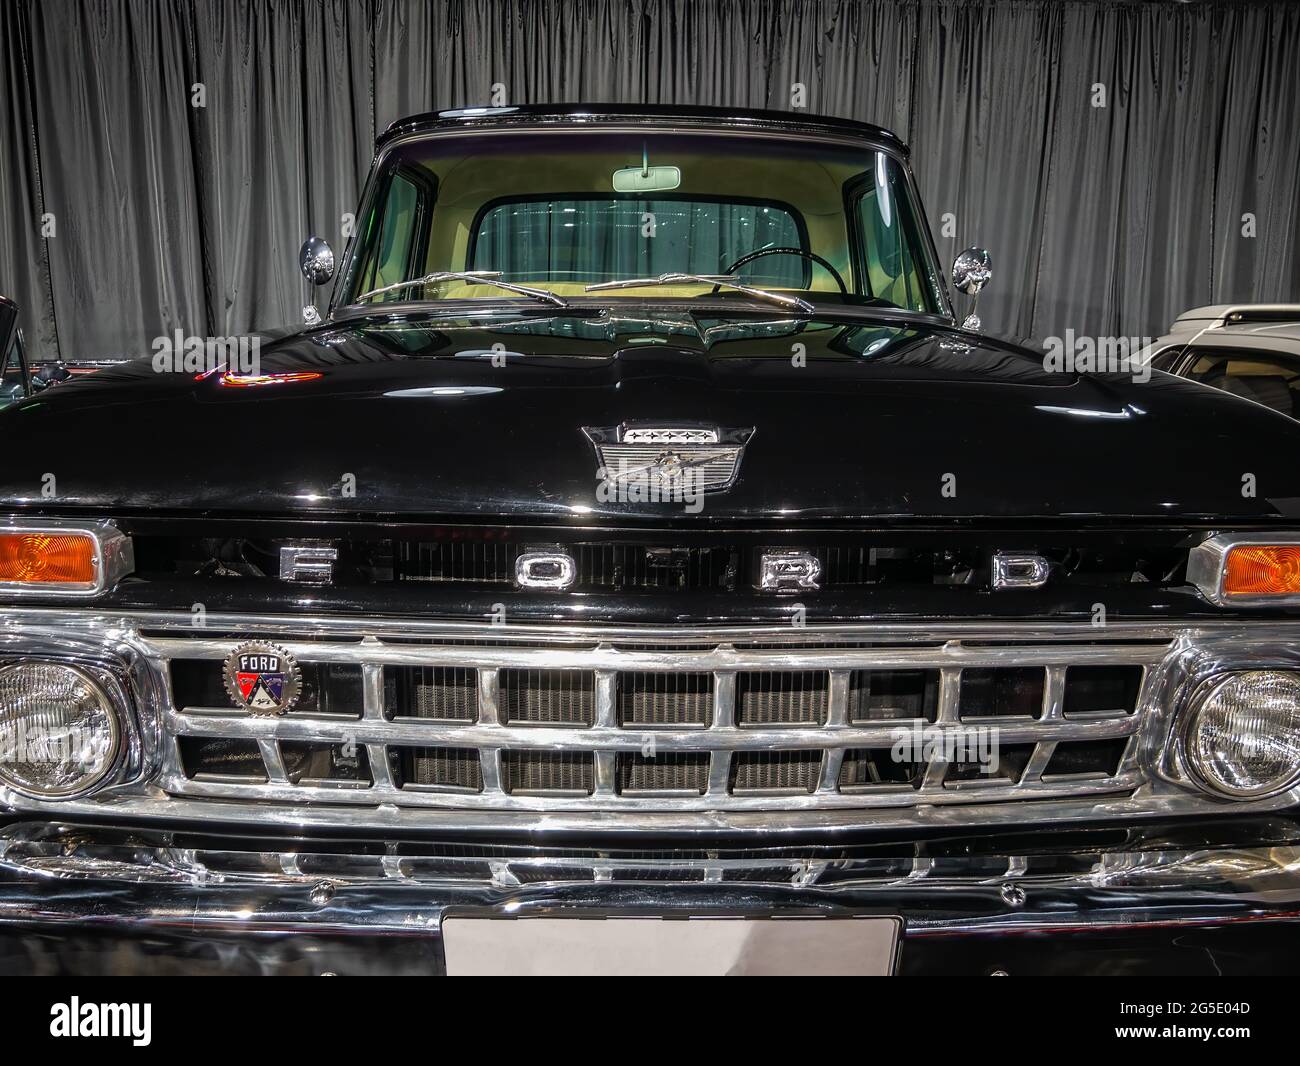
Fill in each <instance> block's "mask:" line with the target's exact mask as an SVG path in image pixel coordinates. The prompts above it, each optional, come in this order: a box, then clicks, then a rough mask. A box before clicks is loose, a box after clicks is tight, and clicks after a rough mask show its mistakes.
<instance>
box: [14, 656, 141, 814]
mask: <svg viewBox="0 0 1300 1066" xmlns="http://www.w3.org/2000/svg"><path fill="white" fill-rule="evenodd" d="M120 746H121V726H120V724H119V722H118V716H117V711H116V709H115V708H114V706H113V702H112V700H111V699H109V697H108V695H107V694H106V693H105V692H104V690H103V688H101V687H100V685H99V684H98V683H97V682H96V681H95V680H94V678H92V677H91V676H90V674H88V673H87V672H86V671H84V670H82V669H80V668H79V667H76V666H68V665H66V664H64V663H47V662H24V663H14V664H12V665H10V666H6V667H3V668H0V784H5V785H8V786H9V787H10V788H12V789H14V790H15V791H17V792H21V793H23V794H24V795H28V796H33V797H35V798H36V799H51V798H55V797H60V796H71V795H76V794H77V793H81V792H85V791H86V790H87V789H89V788H91V787H92V786H93V785H95V784H96V783H97V782H98V781H100V780H102V779H103V778H104V776H105V775H106V774H107V773H108V772H109V771H110V770H112V768H113V764H114V762H115V761H116V759H117V753H118V749H119V748H120Z"/></svg>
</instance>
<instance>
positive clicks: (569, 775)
mask: <svg viewBox="0 0 1300 1066" xmlns="http://www.w3.org/2000/svg"><path fill="white" fill-rule="evenodd" d="M501 773H502V777H503V784H504V785H505V790H506V791H507V792H509V793H511V794H512V795H514V794H518V793H545V792H552V793H555V792H559V793H571V794H581V795H584V796H586V795H590V794H591V791H592V788H593V787H594V781H595V769H594V766H593V759H592V756H591V754H590V753H589V752H573V751H507V752H502V754H501Z"/></svg>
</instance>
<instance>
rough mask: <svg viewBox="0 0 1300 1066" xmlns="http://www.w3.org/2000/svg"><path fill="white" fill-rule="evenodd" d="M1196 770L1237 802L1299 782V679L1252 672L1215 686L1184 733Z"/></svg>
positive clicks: (1206, 783)
mask: <svg viewBox="0 0 1300 1066" xmlns="http://www.w3.org/2000/svg"><path fill="white" fill-rule="evenodd" d="M1184 751H1185V752H1186V755H1187V761H1188V763H1189V764H1190V766H1191V769H1192V770H1193V772H1194V773H1195V774H1196V776H1197V777H1198V778H1199V779H1200V781H1201V783H1202V784H1203V785H1204V786H1205V787H1206V788H1207V789H1209V790H1210V791H1212V792H1217V793H1219V794H1220V795H1223V796H1231V797H1233V798H1235V799H1245V798H1258V797H1262V796H1271V795H1275V794H1276V793H1279V792H1283V791H1285V790H1286V789H1288V788H1290V787H1291V786H1292V785H1294V784H1295V783H1296V781H1297V779H1300V674H1296V673H1286V672H1282V671H1276V670H1251V671H1247V672H1244V673H1239V674H1230V675H1228V676H1227V677H1225V678H1223V679H1221V680H1219V681H1217V682H1214V683H1213V684H1212V686H1211V688H1210V690H1209V691H1208V692H1207V693H1206V694H1205V696H1204V698H1203V699H1201V701H1200V702H1199V703H1198V704H1197V705H1196V706H1195V707H1194V708H1193V710H1192V715H1191V718H1190V719H1189V720H1188V723H1187V732H1186V733H1185V734H1184Z"/></svg>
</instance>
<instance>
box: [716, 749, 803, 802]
mask: <svg viewBox="0 0 1300 1066" xmlns="http://www.w3.org/2000/svg"><path fill="white" fill-rule="evenodd" d="M821 765H822V753H821V752H820V751H743V752H737V753H736V756H735V758H734V759H733V760H732V763H731V789H732V791H733V792H811V791H812V790H813V789H815V788H816V787H817V778H818V776H819V775H820V773H821Z"/></svg>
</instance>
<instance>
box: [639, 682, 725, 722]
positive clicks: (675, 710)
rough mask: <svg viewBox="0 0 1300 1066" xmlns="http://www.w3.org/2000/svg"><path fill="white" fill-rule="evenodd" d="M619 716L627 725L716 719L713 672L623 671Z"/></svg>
mask: <svg viewBox="0 0 1300 1066" xmlns="http://www.w3.org/2000/svg"><path fill="white" fill-rule="evenodd" d="M618 719H619V721H620V722H621V723H622V724H623V725H628V726H705V725H708V724H709V723H710V722H711V721H712V719H713V675H712V674H665V673H649V672H647V673H636V674H620V675H619V679H618Z"/></svg>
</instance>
